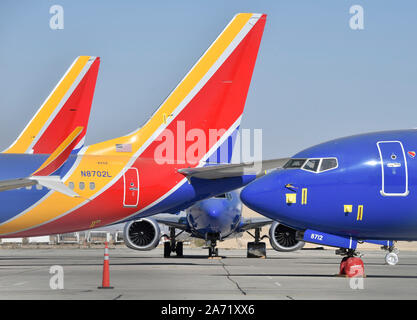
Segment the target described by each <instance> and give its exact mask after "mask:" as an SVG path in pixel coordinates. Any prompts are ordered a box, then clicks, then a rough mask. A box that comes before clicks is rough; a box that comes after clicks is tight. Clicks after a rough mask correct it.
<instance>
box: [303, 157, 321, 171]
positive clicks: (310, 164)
mask: <svg viewBox="0 0 417 320" xmlns="http://www.w3.org/2000/svg"><path fill="white" fill-rule="evenodd" d="M319 164H320V159H309V160H308V161H307V162H306V164H305V165H304V166H303V169H304V170H308V171H314V172H316V171H317V169H318V168H319Z"/></svg>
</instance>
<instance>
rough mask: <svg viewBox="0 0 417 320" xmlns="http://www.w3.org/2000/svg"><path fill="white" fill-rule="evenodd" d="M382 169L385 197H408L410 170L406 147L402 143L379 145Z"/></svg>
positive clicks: (383, 193)
mask: <svg viewBox="0 0 417 320" xmlns="http://www.w3.org/2000/svg"><path fill="white" fill-rule="evenodd" d="M377 146H378V151H379V156H380V158H381V168H382V188H381V194H382V195H383V196H406V195H408V192H409V191H408V168H407V159H406V157H405V152H404V147H403V145H402V143H401V142H400V141H379V142H378V143H377Z"/></svg>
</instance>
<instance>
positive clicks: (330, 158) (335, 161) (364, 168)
mask: <svg viewBox="0 0 417 320" xmlns="http://www.w3.org/2000/svg"><path fill="white" fill-rule="evenodd" d="M415 141H417V131H416V130H398V131H386V132H376V133H368V134H361V135H355V136H351V137H346V138H341V139H336V140H332V141H329V142H326V143H322V144H319V145H316V146H313V147H311V148H308V149H306V150H304V151H301V152H299V153H297V154H296V155H294V156H293V157H292V158H291V159H289V160H288V161H287V163H286V164H285V165H284V166H283V168H282V169H280V170H276V171H273V172H271V173H269V174H267V175H265V176H263V177H261V178H260V179H259V180H257V181H254V182H253V183H251V184H250V185H248V186H246V187H245V188H244V189H243V191H242V192H241V199H242V201H243V203H245V204H246V205H247V206H248V207H249V208H251V209H253V210H255V211H257V212H259V213H261V214H263V215H265V216H267V217H269V218H271V219H274V220H278V221H280V222H282V223H284V224H285V225H287V226H289V227H291V228H293V229H294V236H296V238H297V239H302V240H303V241H306V242H312V243H318V244H323V245H328V246H334V247H339V248H341V249H340V250H337V251H336V253H337V254H341V255H343V256H346V257H345V258H344V259H343V260H342V264H341V271H342V273H344V271H346V270H343V268H344V267H345V266H346V265H347V264H349V262H350V261H353V257H354V256H356V255H358V252H357V250H356V248H357V244H358V243H360V242H370V243H375V244H380V245H382V246H383V248H384V249H386V250H388V254H387V255H386V258H385V259H386V262H387V263H388V264H391V265H394V264H396V263H397V262H398V256H397V254H396V249H395V247H394V241H397V240H407V241H412V240H417V216H416V214H415V205H414V204H415V202H416V201H417V198H416V197H417V180H416V178H415V177H417V162H416V161H417V159H416V157H415V156H416V149H417V145H416V143H415ZM296 231H297V235H296V234H295V232H296ZM359 260H360V259H359ZM355 261H356V262H355V263H356V264H362V266H363V262H362V261H358V258H355Z"/></svg>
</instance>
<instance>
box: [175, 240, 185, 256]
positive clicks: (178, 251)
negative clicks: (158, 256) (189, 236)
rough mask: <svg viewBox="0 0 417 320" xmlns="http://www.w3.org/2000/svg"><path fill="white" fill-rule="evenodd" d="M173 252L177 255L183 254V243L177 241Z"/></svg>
mask: <svg viewBox="0 0 417 320" xmlns="http://www.w3.org/2000/svg"><path fill="white" fill-rule="evenodd" d="M175 252H176V254H177V257H182V256H184V254H183V243H182V242H181V241H180V242H177V246H176V248H175Z"/></svg>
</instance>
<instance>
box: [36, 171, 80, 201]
mask: <svg viewBox="0 0 417 320" xmlns="http://www.w3.org/2000/svg"><path fill="white" fill-rule="evenodd" d="M28 179H29V180H32V181H35V183H38V184H40V185H41V186H44V187H46V188H48V189H51V190H54V191H57V192H60V193H62V194H65V195H67V196H70V197H75V198H78V197H80V196H79V194H78V193H76V192H74V191H73V190H71V189H70V188H69V187H68V186H66V185H65V184H64V183H63V182H62V180H61V178H60V177H59V176H47V177H42V176H36V177H30V178H28Z"/></svg>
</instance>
